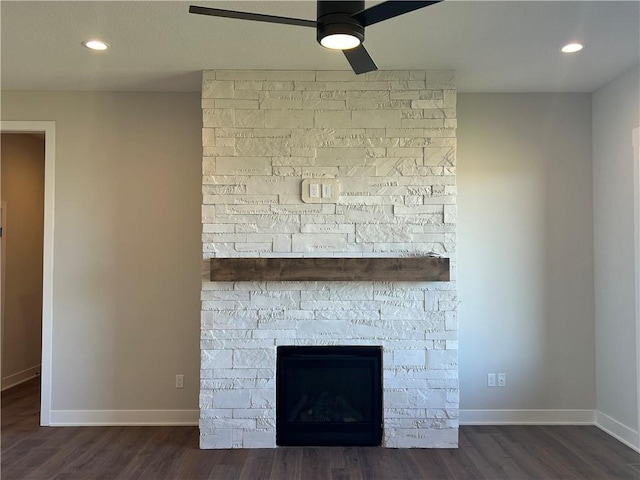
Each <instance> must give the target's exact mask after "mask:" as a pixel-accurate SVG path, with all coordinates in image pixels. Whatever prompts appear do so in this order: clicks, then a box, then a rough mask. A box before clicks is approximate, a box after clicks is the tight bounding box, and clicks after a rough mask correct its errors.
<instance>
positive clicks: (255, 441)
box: [242, 430, 276, 448]
mask: <svg viewBox="0 0 640 480" xmlns="http://www.w3.org/2000/svg"><path fill="white" fill-rule="evenodd" d="M275 446H276V435H275V432H273V431H268V430H267V431H262V430H256V431H247V432H244V435H243V442H242V447H243V448H275Z"/></svg>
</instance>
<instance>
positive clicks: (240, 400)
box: [213, 390, 251, 448]
mask: <svg viewBox="0 0 640 480" xmlns="http://www.w3.org/2000/svg"><path fill="white" fill-rule="evenodd" d="M250 405H251V390H218V391H214V392H213V408H249V406H250ZM227 448H230V447H227Z"/></svg>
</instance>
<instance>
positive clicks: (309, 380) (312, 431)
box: [276, 346, 382, 446]
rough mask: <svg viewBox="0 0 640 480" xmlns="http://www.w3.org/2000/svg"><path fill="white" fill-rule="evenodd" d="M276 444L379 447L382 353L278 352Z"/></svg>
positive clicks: (356, 349) (365, 349)
mask: <svg viewBox="0 0 640 480" xmlns="http://www.w3.org/2000/svg"><path fill="white" fill-rule="evenodd" d="M276 368H277V369H276V443H277V444H278V445H335V446H338V445H361V446H365V445H369V446H370V445H380V443H381V441H382V348H381V347H379V346H373V347H369V346H339V347H293V346H286V347H284V346H283V347H278V355H277V366H276Z"/></svg>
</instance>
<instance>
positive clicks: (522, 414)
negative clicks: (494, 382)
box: [460, 410, 595, 425]
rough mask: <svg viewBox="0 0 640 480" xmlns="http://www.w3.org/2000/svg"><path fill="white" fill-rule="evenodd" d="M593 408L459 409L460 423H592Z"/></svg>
mask: <svg viewBox="0 0 640 480" xmlns="http://www.w3.org/2000/svg"><path fill="white" fill-rule="evenodd" d="M594 423H595V412H594V411H593V410H460V425H593V424H594Z"/></svg>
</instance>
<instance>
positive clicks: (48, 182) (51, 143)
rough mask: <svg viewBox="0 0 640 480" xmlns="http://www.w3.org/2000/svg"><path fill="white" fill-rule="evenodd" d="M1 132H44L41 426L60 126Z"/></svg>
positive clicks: (37, 124)
mask: <svg viewBox="0 0 640 480" xmlns="http://www.w3.org/2000/svg"><path fill="white" fill-rule="evenodd" d="M0 130H1V131H3V132H13V133H30V132H38V133H44V137H45V146H44V245H43V247H44V248H43V265H42V267H43V268H42V270H43V273H42V361H41V364H42V372H41V374H42V387H41V396H40V425H42V426H47V425H49V424H50V420H51V389H52V384H51V381H52V375H51V369H52V365H51V363H52V354H53V265H54V262H53V241H54V240H53V239H54V212H55V209H54V203H55V153H56V136H55V134H56V123H55V122H50V121H2V122H0Z"/></svg>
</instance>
